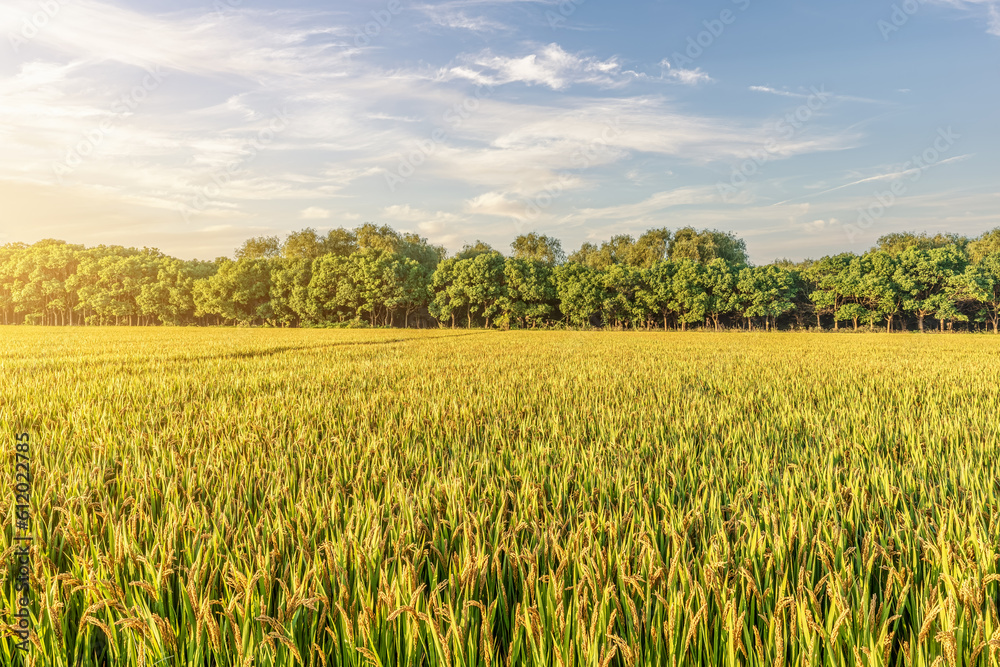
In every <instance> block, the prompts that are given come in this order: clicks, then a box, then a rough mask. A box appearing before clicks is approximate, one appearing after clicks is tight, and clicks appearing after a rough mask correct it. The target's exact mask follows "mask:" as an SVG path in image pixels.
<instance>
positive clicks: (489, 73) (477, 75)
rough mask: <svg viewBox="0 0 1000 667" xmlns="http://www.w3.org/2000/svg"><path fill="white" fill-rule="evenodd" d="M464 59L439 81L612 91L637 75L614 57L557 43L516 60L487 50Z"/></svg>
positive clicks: (446, 72) (444, 72) (441, 76)
mask: <svg viewBox="0 0 1000 667" xmlns="http://www.w3.org/2000/svg"><path fill="white" fill-rule="evenodd" d="M466 60H467V62H466V63H465V64H464V65H458V66H455V67H451V68H448V69H446V70H444V71H442V72H441V73H440V75H439V77H440V79H441V80H445V81H447V80H453V79H468V80H470V81H472V82H474V83H476V84H481V85H490V86H501V85H505V84H509V83H524V84H527V85H529V86H531V85H542V86H548V87H549V88H551V89H552V90H564V89H566V88H568V87H570V86H572V85H579V84H588V85H594V86H599V87H604V88H616V87H620V86H623V85H625V84H627V83H628V82H629V81H630V80H633V79H634V78H635V77H636V76H638V75H636V74H635V73H634V72H624V71H622V67H621V64H620V63H619V62H618V60H617V59H616V58H609V59H608V60H600V59H598V58H593V57H590V56H581V55H577V54H572V53H568V52H566V51H565V50H563V48H562V47H561V46H559V45H558V44H549V45H547V46H544V47H542V48H541V49H540V50H539V51H538V53H531V54H528V55H526V56H522V57H520V58H512V57H507V56H497V55H494V54H493V53H492V52H490V51H488V50H487V51H483V52H482V53H480V54H478V55H475V56H467V57H466Z"/></svg>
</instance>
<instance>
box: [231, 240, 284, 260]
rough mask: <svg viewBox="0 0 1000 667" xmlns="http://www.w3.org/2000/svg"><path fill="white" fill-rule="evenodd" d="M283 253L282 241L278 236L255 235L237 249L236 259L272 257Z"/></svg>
mask: <svg viewBox="0 0 1000 667" xmlns="http://www.w3.org/2000/svg"><path fill="white" fill-rule="evenodd" d="M279 255H281V241H280V240H278V237H277V236H255V237H254V238H252V239H247V240H246V241H244V242H243V245H241V246H240V247H239V248H237V249H236V259H248V260H249V259H270V258H272V257H278V256H279Z"/></svg>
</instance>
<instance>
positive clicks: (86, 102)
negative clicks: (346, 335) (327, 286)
mask: <svg viewBox="0 0 1000 667" xmlns="http://www.w3.org/2000/svg"><path fill="white" fill-rule="evenodd" d="M0 36H2V37H3V40H2V42H3V43H2V44H0V52H2V53H3V56H2V58H0V132H2V135H3V140H4V147H5V148H4V151H2V154H0V201H2V202H3V207H2V208H0V242H9V241H27V242H31V241H35V240H38V239H40V238H47V237H56V238H64V239H66V240H69V241H73V242H77V243H86V244H88V245H94V244H98V243H123V244H128V245H137V246H156V247H159V248H161V249H162V250H164V251H165V252H168V253H171V254H175V255H178V256H182V257H195V256H197V257H201V258H210V257H215V256H218V255H223V254H231V252H232V250H233V248H234V247H235V246H237V245H238V244H239V243H240V242H241V241H242V240H243V239H244V238H246V237H248V236H256V235H261V234H267V235H271V234H276V235H279V236H283V235H284V234H285V233H287V232H289V231H292V230H296V229H301V228H303V227H306V226H311V227H314V228H316V229H319V230H323V229H327V228H331V227H338V226H347V227H353V226H356V225H358V224H361V223H362V222H367V221H373V222H378V223H384V224H389V225H392V226H394V227H396V228H397V229H400V230H404V231H414V232H418V233H420V234H421V235H423V236H426V237H428V238H429V239H430V240H432V241H434V242H436V243H440V244H443V245H445V246H446V247H448V248H449V249H451V250H456V249H458V248H460V247H461V246H462V245H463V244H464V243H468V242H472V241H475V240H476V239H482V240H484V241H486V242H488V243H491V244H493V245H494V246H495V247H497V248H498V249H501V250H505V249H506V248H507V246H508V244H509V243H510V240H511V239H512V238H513V237H514V236H516V235H517V234H519V233H524V232H528V231H538V232H541V233H545V234H549V235H552V236H556V237H558V238H560V239H562V240H563V245H564V247H565V248H566V249H567V250H572V249H574V248H576V247H578V246H579V245H580V244H581V243H583V242H585V241H600V240H603V239H607V238H609V237H610V236H612V235H615V234H623V233H628V234H633V235H638V234H640V233H642V232H643V231H644V230H646V229H648V228H651V227H662V226H666V227H670V228H678V227H681V226H686V225H693V226H696V227H699V228H701V227H710V228H716V229H721V230H725V231H732V232H735V233H737V234H739V235H740V236H742V237H744V238H745V239H746V240H747V244H748V247H749V250H750V254H751V257H752V259H753V260H754V261H756V262H766V261H770V260H772V259H775V258H777V257H788V258H791V259H802V258H805V257H819V256H822V255H825V254H830V253H835V252H841V251H845V250H853V251H863V250H865V249H866V248H868V247H870V246H871V245H872V244H873V243H874V242H875V240H876V239H877V238H878V237H879V236H881V235H883V234H886V233H890V232H895V231H904V230H919V231H929V232H937V231H949V232H959V233H964V234H970V235H975V234H979V233H981V232H982V231H985V230H987V229H991V228H993V227H996V226H998V225H1000V206H998V205H1000V188H998V184H1000V182H998V175H1000V168H998V165H997V160H996V156H997V155H1000V150H998V149H1000V145H998V143H1000V141H998V136H1000V133H998V132H997V128H996V121H995V118H996V116H997V111H996V110H997V109H998V102H1000V87H998V86H997V83H998V73H1000V0H924V1H923V2H920V1H919V0H909V1H908V2H888V1H886V2H883V1H881V0H866V1H865V2H860V1H853V0H849V1H845V2H837V3H831V2H818V1H815V2H813V1H809V2H802V1H798V2H791V1H783V0H776V1H772V2H766V1H765V0H716V1H715V2H701V3H693V2H686V3H682V2H668V1H654V0H651V1H648V2H617V3H611V2H607V1H604V0H565V1H564V2H561V3H560V2H554V1H551V0H544V1H534V0H491V1H489V2H486V1H479V0H450V1H447V2H434V1H424V2H410V1H409V0H354V1H352V2H349V3H348V2H296V1H294V0H293V1H292V2H283V3H277V2H273V1H267V2H265V1H263V0H212V1H211V2H209V1H207V0H206V1H200V2H192V1H191V0H180V1H173V2H169V3H168V2H163V1H158V0H142V1H134V2H127V3H125V2H117V3H114V2H97V1H93V0H2V1H0Z"/></svg>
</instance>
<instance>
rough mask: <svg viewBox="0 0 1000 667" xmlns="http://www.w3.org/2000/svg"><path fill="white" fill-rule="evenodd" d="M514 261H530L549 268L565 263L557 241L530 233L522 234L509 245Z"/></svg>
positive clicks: (564, 255)
mask: <svg viewBox="0 0 1000 667" xmlns="http://www.w3.org/2000/svg"><path fill="white" fill-rule="evenodd" d="M510 249H511V250H512V251H513V257H514V259H531V260H535V261H536V262H542V263H543V264H548V265H549V266H555V265H556V264H562V263H563V262H565V261H566V253H564V252H563V249H562V243H561V242H560V241H559V239H554V238H552V237H549V236H544V235H540V234H536V233H535V232H532V233H530V234H522V235H521V236H518V237H517V238H516V239H514V242H513V243H511V244H510Z"/></svg>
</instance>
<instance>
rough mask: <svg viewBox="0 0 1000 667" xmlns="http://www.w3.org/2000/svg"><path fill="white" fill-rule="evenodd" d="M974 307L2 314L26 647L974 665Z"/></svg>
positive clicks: (991, 531)
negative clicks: (801, 312)
mask: <svg viewBox="0 0 1000 667" xmlns="http://www.w3.org/2000/svg"><path fill="white" fill-rule="evenodd" d="M998 362H1000V348H998V347H997V343H996V342H995V341H994V340H992V338H991V337H989V336H916V335H898V336H887V335H881V336H879V335H857V336H836V337H834V336H823V335H811V334H782V333H777V334H774V333H772V334H707V333H692V334H662V333H659V334H656V333H652V334H644V333H618V334H616V333H586V332H508V333H498V332H489V331H483V332H461V331H460V332H452V331H421V332H416V331H351V330H337V331H315V330H313V331H308V330H243V329H237V330H232V329H230V330H221V329H220V330H206V329H177V328H175V329H171V328H163V329H156V330H130V329H97V328H88V329H65V330H41V329H34V328H27V327H25V328H16V329H7V330H5V331H4V335H3V337H2V339H0V369H2V373H3V375H2V376H3V384H2V388H0V426H2V429H0V432H2V435H0V441H2V442H3V443H4V444H3V447H4V452H5V454H6V457H5V461H6V464H5V465H4V466H3V468H2V472H0V475H2V479H3V483H4V489H5V491H6V493H5V494H4V495H3V502H4V503H5V505H4V506H3V513H4V516H5V517H6V520H5V522H4V530H3V537H2V543H0V551H2V554H3V560H4V565H5V566H6V567H5V571H6V572H7V573H8V577H7V578H6V579H5V581H4V586H3V588H2V593H3V595H4V600H3V601H2V608H3V613H4V615H5V618H4V621H3V622H4V626H5V627H6V628H7V634H8V635H9V634H10V633H11V627H10V626H11V622H12V616H11V614H12V613H13V610H14V609H15V599H14V598H15V595H14V589H13V584H12V571H13V568H14V564H13V556H12V554H13V549H14V546H13V542H12V538H13V534H14V533H13V516H14V508H13V505H14V500H13V492H12V491H11V489H12V488H13V486H14V476H13V471H14V463H13V462H14V444H13V443H14V434H15V433H18V432H22V431H27V432H30V433H31V434H32V442H33V443H35V444H34V451H33V454H32V456H33V460H34V462H33V465H34V482H33V487H34V488H33V495H32V501H31V507H32V513H33V517H34V534H35V538H36V539H35V546H34V548H33V553H32V562H33V572H32V573H31V582H32V587H33V591H34V593H33V595H34V600H35V605H34V611H35V614H36V616H35V617H34V618H33V624H34V628H35V635H34V636H33V638H32V640H31V641H32V644H33V647H32V650H31V652H30V657H29V658H25V657H24V656H23V655H22V654H19V653H18V652H17V651H16V650H15V649H14V648H13V640H12V639H11V638H10V637H8V638H6V639H5V640H4V642H3V643H2V647H0V662H2V664H5V665H22V664H32V665H44V666H51V667H70V666H73V667H84V666H90V665H93V666H103V665H108V666H112V665H113V666H119V665H129V666H131V665H139V666H144V667H152V666H153V665H185V666H195V665H197V666H202V665H204V666H213V667H223V666H233V667H248V666H250V665H254V666H259V667H292V666H293V665H310V666H320V665H321V666H322V667H333V666H361V665H385V666H388V665H406V666H417V665H428V666H432V665H433V666H435V667H437V666H440V667H464V666H469V667H473V666H476V667H478V666H484V667H493V666H496V667H506V666H510V665H533V666H539V667H541V666H549V665H558V666H562V667H570V666H571V665H588V666H591V665H592V666H594V667H609V666H612V665H613V666H616V667H633V666H639V665H662V666H670V667H679V666H682V665H705V666H708V665H713V666H715V665H725V666H735V665H780V666H782V667H784V666H789V667H791V666H795V665H808V666H824V667H826V666H834V665H859V666H862V665H863V666H865V667H874V666H876V665H880V666H881V665H884V666H889V665H892V666H907V667H909V666H921V665H926V666H929V667H938V666H945V665H946V666H948V667H964V666H970V667H971V666H973V665H982V666H984V667H985V666H987V665H991V666H993V667H996V666H997V665H998V660H997V659H998V657H1000V618H998V606H1000V569H998V568H1000V564H998V559H1000V507H998V503H1000V474H998V470H997V467H998V466H997V463H998V460H1000V457H998V449H997V442H998V438H1000V418H998V415H1000V363H998Z"/></svg>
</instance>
